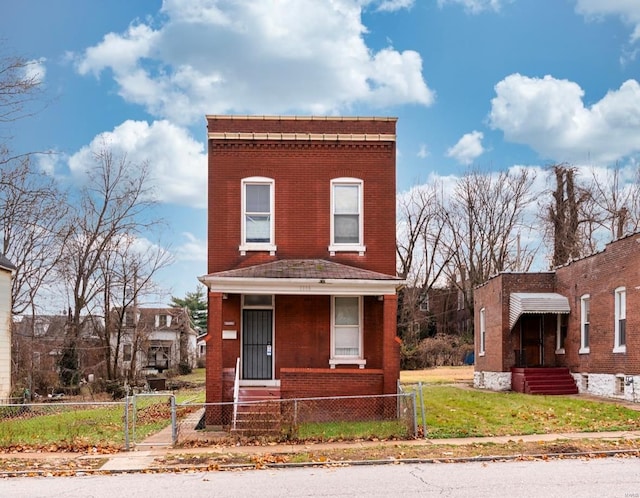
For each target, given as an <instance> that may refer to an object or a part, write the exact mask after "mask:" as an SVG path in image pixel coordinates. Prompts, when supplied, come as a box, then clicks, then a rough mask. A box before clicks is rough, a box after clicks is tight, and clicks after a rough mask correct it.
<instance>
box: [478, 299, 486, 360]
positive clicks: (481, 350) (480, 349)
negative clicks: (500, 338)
mask: <svg viewBox="0 0 640 498" xmlns="http://www.w3.org/2000/svg"><path fill="white" fill-rule="evenodd" d="M486 340H487V325H486V316H485V308H482V309H481V310H480V344H479V345H478V355H479V356H484V353H485V347H486Z"/></svg>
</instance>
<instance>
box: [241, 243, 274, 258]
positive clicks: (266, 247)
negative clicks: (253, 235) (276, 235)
mask: <svg viewBox="0 0 640 498" xmlns="http://www.w3.org/2000/svg"><path fill="white" fill-rule="evenodd" d="M277 249H278V246H276V245H275V244H243V245H241V246H239V247H238V250H239V251H240V255H241V256H246V255H247V253H248V252H269V256H275V255H276V250H277Z"/></svg>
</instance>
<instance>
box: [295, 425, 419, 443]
mask: <svg viewBox="0 0 640 498" xmlns="http://www.w3.org/2000/svg"><path fill="white" fill-rule="evenodd" d="M407 436H408V431H407V427H406V424H402V423H401V422H399V421H396V420H381V421H360V422H307V423H303V424H301V425H300V427H299V428H298V434H297V437H298V438H299V439H301V440H313V441H329V440H336V439H348V440H350V439H372V438H378V439H391V438H406V437H407Z"/></svg>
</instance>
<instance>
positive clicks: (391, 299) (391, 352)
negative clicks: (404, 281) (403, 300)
mask: <svg viewBox="0 0 640 498" xmlns="http://www.w3.org/2000/svg"><path fill="white" fill-rule="evenodd" d="M383 305H384V308H383V320H382V323H383V330H382V334H383V336H382V368H383V369H384V394H396V392H397V390H398V386H397V383H398V378H399V377H400V342H399V340H398V338H397V337H396V326H397V320H398V317H397V310H398V296H396V295H395V294H388V295H385V296H384V301H383Z"/></svg>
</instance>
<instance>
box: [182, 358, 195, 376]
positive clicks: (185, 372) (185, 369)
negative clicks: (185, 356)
mask: <svg viewBox="0 0 640 498" xmlns="http://www.w3.org/2000/svg"><path fill="white" fill-rule="evenodd" d="M192 371H193V369H192V368H191V365H189V363H188V362H186V361H181V362H180V363H178V374H179V375H188V374H190V373H191V372H192Z"/></svg>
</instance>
